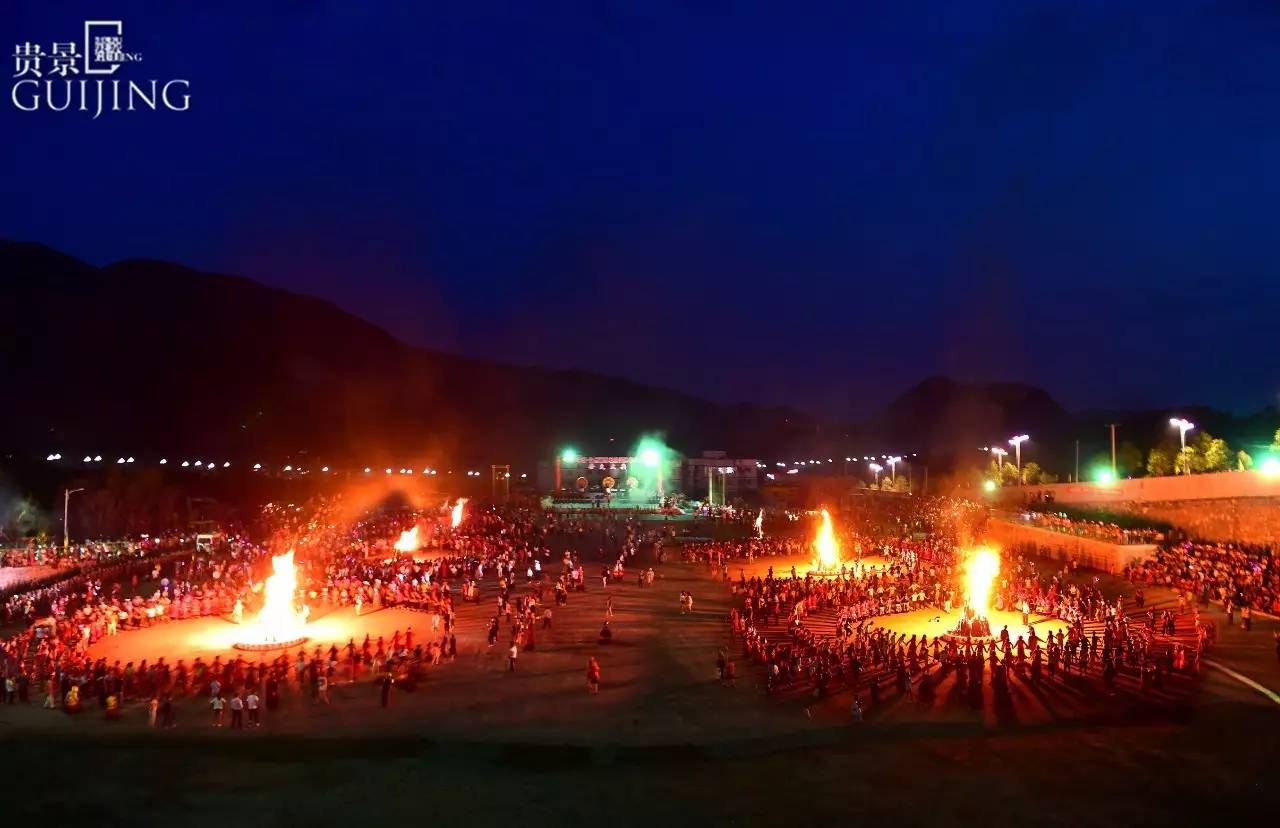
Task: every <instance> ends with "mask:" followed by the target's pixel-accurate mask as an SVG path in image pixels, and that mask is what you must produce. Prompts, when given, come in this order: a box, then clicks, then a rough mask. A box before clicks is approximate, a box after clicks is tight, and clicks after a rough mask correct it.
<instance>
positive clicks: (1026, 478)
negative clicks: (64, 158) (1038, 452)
mask: <svg viewBox="0 0 1280 828" xmlns="http://www.w3.org/2000/svg"><path fill="white" fill-rule="evenodd" d="M1040 477H1041V472H1040V464H1039V463H1037V462H1035V461H1034V460H1028V461H1027V462H1026V463H1023V464H1022V482H1023V483H1026V484H1027V485H1029V486H1034V485H1036V484H1037V483H1040V482H1041V479H1040Z"/></svg>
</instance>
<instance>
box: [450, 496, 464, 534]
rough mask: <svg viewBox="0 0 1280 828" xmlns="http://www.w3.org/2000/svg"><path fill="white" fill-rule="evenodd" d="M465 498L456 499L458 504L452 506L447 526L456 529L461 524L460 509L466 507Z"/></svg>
mask: <svg viewBox="0 0 1280 828" xmlns="http://www.w3.org/2000/svg"><path fill="white" fill-rule="evenodd" d="M466 502H467V499H466V498H465V497H460V498H458V502H457V503H455V504H453V514H452V516H450V518H449V526H450V527H451V528H453V529H457V528H458V526H460V525H461V524H462V507H463V506H465V505H466Z"/></svg>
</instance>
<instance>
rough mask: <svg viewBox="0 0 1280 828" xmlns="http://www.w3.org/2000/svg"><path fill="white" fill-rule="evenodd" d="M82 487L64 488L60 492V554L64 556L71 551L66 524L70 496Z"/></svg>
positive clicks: (69, 534) (69, 530)
mask: <svg viewBox="0 0 1280 828" xmlns="http://www.w3.org/2000/svg"><path fill="white" fill-rule="evenodd" d="M83 491H84V489H66V490H64V491H63V493H62V555H63V557H66V556H67V554H68V553H69V552H70V551H71V527H70V526H69V525H68V524H67V516H68V513H69V512H70V511H71V496H72V495H73V494H75V493H76V492H83Z"/></svg>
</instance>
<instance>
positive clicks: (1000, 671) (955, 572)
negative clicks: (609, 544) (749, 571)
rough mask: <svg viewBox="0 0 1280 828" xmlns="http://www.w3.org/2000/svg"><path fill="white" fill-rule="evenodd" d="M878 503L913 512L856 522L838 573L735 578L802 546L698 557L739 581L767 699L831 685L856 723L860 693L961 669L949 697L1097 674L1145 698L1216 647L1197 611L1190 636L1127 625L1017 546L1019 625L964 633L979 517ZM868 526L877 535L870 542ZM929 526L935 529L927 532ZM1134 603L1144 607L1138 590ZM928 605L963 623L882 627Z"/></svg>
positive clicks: (738, 616) (1084, 585) (1143, 622)
mask: <svg viewBox="0 0 1280 828" xmlns="http://www.w3.org/2000/svg"><path fill="white" fill-rule="evenodd" d="M879 508H880V509H881V510H883V509H905V510H912V511H915V512H916V514H914V515H913V516H908V515H898V516H896V517H894V518H893V519H890V520H885V519H884V518H885V517H886V516H885V515H883V514H880V515H878V516H877V517H879V518H880V520H879V521H878V522H873V521H867V520H865V519H862V520H859V519H858V516H851V519H850V520H848V521H847V522H848V523H851V524H853V525H856V526H859V527H861V529H860V532H850V533H848V534H847V535H846V537H845V538H844V548H846V549H848V550H851V553H852V554H853V555H854V556H855V558H854V559H853V561H852V562H850V563H847V564H846V565H845V566H844V567H842V569H841V571H840V572H839V573H838V574H836V575H834V576H823V577H815V576H814V575H812V574H808V573H806V574H803V575H802V574H799V573H797V572H796V569H795V567H794V566H793V567H791V568H790V571H789V572H776V571H775V569H774V567H772V566H769V567H768V569H767V570H766V573H765V574H764V575H758V576H754V577H746V576H745V575H743V574H739V576H738V577H737V579H736V580H733V579H731V578H729V571H730V569H731V567H732V564H733V561H735V560H748V559H751V558H756V557H760V556H768V555H771V554H776V555H794V554H797V553H798V552H802V551H803V550H802V549H801V548H798V545H797V543H793V542H779V541H758V540H747V541H739V542H722V543H714V544H706V545H705V546H704V547H703V548H701V549H699V550H698V551H697V553H696V554H698V555H700V556H701V559H703V560H705V561H706V562H707V564H708V565H709V566H711V567H712V568H713V569H715V570H716V571H718V572H719V573H720V575H721V577H722V578H726V579H729V580H731V581H732V583H733V592H734V594H735V596H736V597H737V600H738V601H740V607H735V609H734V610H733V611H732V612H731V615H730V623H731V628H732V630H733V632H734V635H735V637H736V638H737V639H738V640H739V642H740V643H741V646H742V651H743V655H744V657H746V658H747V659H749V660H750V661H752V662H755V663H758V664H759V665H761V667H762V668H763V670H764V674H765V688H766V691H767V692H770V693H774V692H778V691H782V690H804V691H808V692H812V693H813V694H815V695H818V696H822V695H825V694H827V693H829V692H831V691H832V690H833V689H836V688H853V690H854V697H855V705H856V706H857V709H858V715H861V710H862V709H863V704H864V699H863V694H864V693H869V694H870V697H869V699H868V700H866V701H867V702H868V703H870V704H873V705H874V704H875V703H877V702H878V701H879V699H880V695H881V693H882V691H883V690H885V689H886V688H891V687H896V688H897V690H898V691H899V692H900V694H901V695H903V696H905V697H908V698H913V699H914V698H917V697H918V698H921V699H922V700H923V699H927V698H929V697H931V696H932V695H933V693H934V691H935V690H936V688H937V686H938V684H939V682H940V681H941V679H942V678H943V677H944V676H946V675H948V674H950V673H953V672H954V674H955V682H954V684H953V685H952V687H953V689H954V692H956V693H958V694H960V695H966V694H968V695H973V694H977V695H978V696H980V694H981V684H982V679H983V676H984V670H988V669H989V670H990V674H991V685H992V687H993V688H995V690H996V692H997V693H998V694H1007V691H1008V688H1009V681H1010V678H1011V676H1017V677H1020V678H1021V679H1024V680H1026V681H1029V682H1031V683H1032V684H1039V683H1040V682H1041V681H1047V680H1049V681H1051V680H1057V679H1058V678H1059V677H1065V676H1069V675H1083V674H1091V675H1093V676H1095V677H1096V678H1100V679H1101V681H1102V683H1103V686H1104V688H1105V689H1106V691H1107V692H1114V691H1115V688H1116V685H1117V681H1118V678H1119V676H1121V675H1122V674H1124V673H1126V672H1127V673H1129V674H1131V675H1132V676H1133V677H1134V678H1135V679H1136V681H1137V682H1138V683H1139V685H1140V686H1141V688H1142V690H1143V691H1144V692H1146V691H1148V690H1150V689H1151V688H1153V687H1154V688H1159V687H1162V686H1164V685H1165V684H1167V683H1168V682H1170V681H1174V680H1185V679H1186V678H1187V677H1190V676H1194V675H1195V674H1196V673H1198V671H1199V667H1200V664H1199V659H1200V655H1201V654H1202V653H1203V652H1204V650H1205V649H1206V648H1207V647H1208V646H1209V645H1210V644H1211V643H1212V638H1213V627H1212V625H1211V624H1208V623H1201V622H1200V620H1199V617H1198V614H1197V613H1196V612H1195V610H1194V608H1189V612H1190V614H1191V615H1192V618H1191V625H1192V630H1193V633H1192V634H1191V638H1190V640H1189V641H1187V640H1186V639H1185V637H1184V638H1175V632H1176V631H1177V629H1178V627H1177V621H1176V617H1175V613H1174V612H1173V611H1171V610H1163V611H1160V612H1156V611H1155V610H1147V611H1146V613H1145V615H1143V614H1142V613H1141V612H1139V613H1138V615H1137V616H1136V617H1135V616H1131V615H1130V614H1129V613H1128V612H1127V611H1126V606H1125V604H1124V602H1123V600H1122V599H1121V598H1116V599H1113V600H1109V599H1108V598H1107V597H1106V596H1104V595H1103V593H1102V591H1101V590H1100V589H1099V587H1098V585H1097V583H1096V581H1097V579H1096V578H1094V577H1092V576H1091V575H1082V574H1080V573H1078V572H1077V571H1075V570H1074V567H1072V566H1069V565H1068V566H1063V567H1062V568H1061V569H1060V570H1056V571H1046V570H1044V569H1043V568H1042V567H1043V565H1042V564H1039V563H1037V561H1036V560H1035V559H1034V557H1033V556H1032V555H1031V554H1028V553H1030V552H1033V551H1034V550H1020V549H1011V550H1005V551H1004V553H1003V555H1002V569H1001V572H1000V575H999V576H998V578H997V579H996V582H995V583H994V584H993V587H994V594H993V596H992V603H993V606H994V608H995V609H997V610H1007V611H1011V612H1015V613H1019V614H1020V615H1021V618H1022V625H1021V627H1020V628H1018V629H1015V630H1013V631H1011V630H1010V629H1009V627H1008V626H1007V625H1003V626H1002V627H1001V628H1000V629H998V630H996V629H991V628H989V627H987V626H982V627H981V629H980V628H979V626H976V625H978V624H979V623H981V624H983V625H985V619H971V622H970V626H969V627H968V628H965V625H964V622H963V619H964V618H966V617H968V616H966V615H965V614H964V613H963V612H962V611H961V610H962V605H963V602H964V597H963V594H962V590H963V588H962V586H961V574H962V562H961V561H959V560H957V552H958V549H959V546H960V542H961V541H962V540H963V539H967V538H971V537H974V536H975V534H976V533H978V532H980V529H981V525H982V522H983V520H984V516H983V514H982V511H981V509H979V508H978V507H976V506H973V507H970V506H967V505H966V504H963V503H958V502H955V501H947V500H938V501H933V502H929V501H910V502H907V503H905V504H904V503H895V504H880V505H879ZM871 525H877V526H878V531H876V532H875V533H871V534H867V533H866V527H868V526H871ZM921 528H927V529H928V531H927V532H920V531H918V530H919V529H921ZM911 530H917V531H911ZM799 546H800V547H802V546H803V542H802V541H801V542H799ZM865 555H874V556H876V557H875V558H874V559H873V560H876V561H878V562H879V563H878V564H877V565H875V566H867V565H863V564H861V563H860V559H863V560H865V558H863V556H865ZM1133 597H1134V599H1135V600H1136V601H1137V602H1138V606H1139V609H1141V602H1142V592H1141V590H1138V592H1137V593H1136V595H1135V596H1133ZM926 608H927V609H929V610H930V611H935V612H937V613H938V615H939V620H943V619H946V618H952V619H955V621H954V622H950V623H947V624H946V625H945V626H944V627H941V628H939V629H940V632H939V634H936V635H934V636H933V637H932V638H930V637H929V636H928V635H907V634H905V633H897V632H894V631H893V630H892V629H890V628H889V627H887V626H885V625H883V624H880V623H878V619H880V618H882V617H883V616H886V615H890V614H894V613H901V612H909V611H913V610H918V609H926ZM815 613H822V614H823V615H824V616H825V617H826V618H827V619H830V618H832V617H834V618H835V619H836V623H835V625H834V629H833V630H832V631H830V632H826V631H824V632H818V631H817V629H816V628H815V627H813V626H811V625H809V624H807V623H806V620H807V619H808V618H809V617H810V616H811V615H813V614H815ZM1033 614H1034V615H1035V616H1038V617H1051V618H1056V619H1059V620H1060V621H1062V622H1064V624H1062V625H1058V630H1059V631H1057V632H1049V633H1043V634H1042V633H1041V632H1039V631H1037V629H1036V627H1035V625H1034V624H1032V623H1031V616H1032V615H1033ZM953 628H954V630H955V632H952V630H953ZM956 633H963V634H956Z"/></svg>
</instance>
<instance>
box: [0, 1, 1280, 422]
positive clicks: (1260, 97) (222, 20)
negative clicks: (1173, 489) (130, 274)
mask: <svg viewBox="0 0 1280 828" xmlns="http://www.w3.org/2000/svg"><path fill="white" fill-rule="evenodd" d="M267 6H274V7H276V8H274V9H273V10H271V11H265V10H263V9H264V8H265V7H267ZM1120 6H1124V7H1125V9H1126V10H1123V11H1122V10H1121V9H1120V8H1119V7H1120ZM197 7H206V8H205V9H204V10H201V9H199V8H197ZM374 7H376V8H377V12H376V13H375V12H374V11H371V10H370V9H372V8H374ZM395 7H399V8H395ZM5 8H6V11H5V12H4V13H3V15H0V32H3V41H4V48H5V50H6V55H12V54H13V47H14V44H15V43H18V42H23V41H28V40H31V41H38V42H44V43H48V42H51V41H54V40H66V39H77V38H79V37H81V34H82V21H83V20H84V19H86V18H104V19H116V18H119V19H122V20H123V22H124V39H125V48H126V50H127V51H137V52H140V53H141V54H142V55H143V63H142V64H139V65H136V66H130V67H126V68H125V69H122V70H121V71H122V73H125V72H126V70H127V74H121V75H120V77H121V78H126V79H139V78H151V77H156V78H160V79H161V80H164V79H168V78H173V77H180V78H189V79H190V81H191V86H192V88H191V94H192V105H191V110H190V111H188V112H183V113H175V112H156V113H150V112H135V113H105V114H104V115H103V116H102V117H101V118H99V119H98V120H96V121H94V120H91V119H90V117H89V115H86V114H82V113H74V112H65V113H53V112H46V111H41V112H36V113H24V112H19V111H17V110H16V109H15V108H14V106H13V104H12V102H11V101H8V100H6V101H4V103H3V106H0V112H3V115H0V119H2V120H0V127H2V128H3V134H4V136H5V141H4V147H5V152H4V159H5V166H4V170H3V175H0V194H3V196H4V198H3V200H2V201H0V236H4V237H7V238H11V239H18V240H30V241H39V242H43V243H45V244H48V245H51V246H53V247H56V248H58V249H61V250H64V251H66V252H68V253H71V254H73V255H76V256H79V257H81V258H84V259H86V260H88V261H91V262H94V263H98V264H106V263H108V262H111V261H114V260H116V259H120V258H127V257H148V258H163V259H170V260H174V261H178V262H181V263H184V264H187V265H190V266H193V267H196V268H199V269H204V270H217V271H224V272H231V273H239V274H243V275H246V276H250V277H252V278H255V279H258V280H260V281H263V282H266V283H269V284H272V285H276V286H280V287H284V288H288V289H291V290H295V291H299V292H303V293H308V294H313V295H317V296H321V297H324V298H327V299H330V300H332V301H334V302H335V303H337V304H339V305H340V306H342V307H343V308H345V309H347V310H350V311H352V312H354V313H356V314H359V315H361V316H364V317H366V318H368V319H370V320H372V321H374V322H376V323H378V324H380V325H382V326H384V327H386V328H387V329H388V330H390V331H391V332H393V333H394V334H396V335H397V336H399V337H401V338H402V339H404V340H406V341H408V342H411V343H414V344H419V345H424V346H429V347H434V348H441V349H447V350H451V351H458V352H464V353H467V354H472V355H477V356H484V357H491V358H495V359H502V360H508V361H514V362H520V363H530V364H542V365H548V366H554V367H579V368H586V369H591V370H596V371H600V372H605V373H611V374H618V375H622V376H627V377H631V378H635V379H638V380H641V381H644V382H649V383H655V384H661V385H666V386H671V387H676V388H680V389H683V390H688V391H692V392H695V393H699V394H702V395H704V396H708V397H711V398H714V399H719V400H726V401H736V400H752V401H758V402H765V403H780V402H789V403H793V404H797V405H801V406H804V407H808V408H811V409H813V410H815V411H820V412H822V413H827V414H833V415H854V416H860V415H864V414H868V413H870V412H872V411H873V410H874V409H875V408H876V407H877V406H879V405H880V404H882V403H884V402H885V401H887V400H888V399H890V398H892V397H893V396H894V395H896V394H898V393H900V392H901V391H903V390H905V389H906V388H908V387H909V386H911V385H912V384H914V383H915V382H917V381H918V380H920V379H923V378H924V377H926V376H928V375H931V374H936V373H948V374H951V375H953V376H957V377H960V378H969V379H1012V380H1021V381H1026V382H1031V383H1034V384H1037V385H1040V386H1042V387H1044V388H1046V389H1047V390H1049V391H1050V393H1052V394H1053V395H1054V396H1056V397H1057V398H1058V399H1059V400H1061V401H1062V402H1063V403H1064V404H1065V405H1067V406H1068V407H1069V408H1073V409H1081V408H1086V407H1094V406H1164V405H1169V406H1172V405H1176V404H1179V403H1189V402H1203V403H1207V404H1213V405H1216V406H1219V407H1223V408H1229V409H1235V410H1240V411H1247V410H1251V409H1255V408H1257V407H1260V406H1262V405H1265V404H1274V403H1276V402H1277V395H1278V393H1280V360H1278V359H1277V358H1276V353H1277V345H1276V330H1277V328H1276V326H1275V324H1274V321H1275V319H1276V317H1277V315H1278V314H1280V276H1278V275H1277V272H1276V261H1277V255H1276V234H1275V229H1276V227H1277V221H1278V220H1277V212H1276V202H1277V195H1280V48H1277V44H1280V10H1278V8H1280V7H1277V6H1276V5H1275V4H1273V3H1237V2H1211V3H1178V2H1169V0H1163V2H1159V3H1151V4H1136V5H1134V4H1120V3H1116V2H1114V1H1113V2H1069V3H1068V2H1061V0H1058V1H1057V2H1035V1H1034V0H1025V1H1023V2H1010V3H1001V4H993V5H991V6H986V5H985V4H978V3H970V2H960V3H958V2H955V1H954V0H949V1H948V2H940V3H897V2H890V3H867V4H862V3H855V4H849V3H840V4H833V6H832V8H830V9H826V10H819V9H818V8H815V7H812V6H808V7H806V6H803V5H794V4H790V5H789V4H781V3H777V2H767V3H751V2H724V1H722V0H717V1H716V2H702V3H688V4H675V3H665V2H661V0H651V1H650V2H644V3H622V2H603V3H581V4H561V3H541V2H534V3H530V2H520V3H510V4H496V3H495V4H489V3H481V2H466V3H449V4H444V3H397V4H391V3H367V2H354V0H352V2H344V3H339V2H292V3H263V2H252V3H250V2H244V3H238V4H237V3H230V2H227V3H216V4H194V3H173V2H151V3H128V2H94V3H89V4H78V3H63V2H59V3H49V2H46V1H45V0H40V1H39V2H29V1H28V0H18V1H17V2H16V13H15V3H14V0H8V2H6V4H5ZM215 8H216V11H215V10H214V9H215ZM1135 9H1136V10H1135ZM7 60H8V62H9V64H8V65H9V75H11V74H12V73H13V59H12V58H11V57H9V58H7ZM7 77H8V75H6V78H7ZM11 83H12V82H11V81H10V82H9V83H6V85H5V93H6V97H8V93H9V90H10V86H11ZM6 278H10V276H8V275H7V276H6ZM122 324H145V320H128V321H127V322H122Z"/></svg>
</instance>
